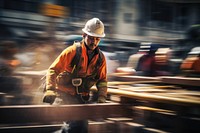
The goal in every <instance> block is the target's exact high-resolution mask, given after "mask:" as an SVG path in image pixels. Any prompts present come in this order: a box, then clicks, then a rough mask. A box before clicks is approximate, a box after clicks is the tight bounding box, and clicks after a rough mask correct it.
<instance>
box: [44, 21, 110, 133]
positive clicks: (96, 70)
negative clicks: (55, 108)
mask: <svg viewBox="0 0 200 133" xmlns="http://www.w3.org/2000/svg"><path fill="white" fill-rule="evenodd" d="M82 31H83V34H82V37H83V39H82V41H81V42H75V43H74V44H73V45H71V46H69V47H67V48H66V49H65V50H64V51H63V52H62V53H61V54H60V55H59V56H58V57H57V59H56V60H55V61H54V62H53V63H52V65H51V66H50V67H49V69H48V71H47V75H46V92H45V94H44V98H43V102H46V103H51V104H59V105H61V104H84V103H88V99H89V97H90V95H89V94H90V93H89V92H90V88H91V87H92V86H93V85H96V88H97V90H98V98H97V102H98V103H105V102H106V96H107V75H106V73H107V68H106V60H105V56H104V55H103V53H102V52H101V51H100V49H99V47H98V44H99V42H100V40H101V38H102V37H105V33H104V24H103V23H102V21H101V20H99V19H98V18H92V19H90V20H88V21H87V23H86V24H85V27H84V28H83V29H82ZM78 48H80V51H78V50H77V49H78ZM78 53H79V54H80V55H79V56H80V57H78V59H75V58H76V56H77V54H78ZM74 60H75V61H74ZM73 62H75V63H73ZM72 113H73V112H72ZM87 125H88V123H87V121H86V120H81V121H73V122H72V121H70V122H67V124H65V126H64V127H63V128H62V133H63V132H67V133H87Z"/></svg>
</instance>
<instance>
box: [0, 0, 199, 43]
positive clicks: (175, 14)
mask: <svg viewBox="0 0 200 133" xmlns="http://www.w3.org/2000/svg"><path fill="white" fill-rule="evenodd" d="M199 16H200V1H199V0H101V1H92V0H84V1H82V0H41V1H35V0H1V1H0V28H1V29H2V30H1V33H0V35H1V37H0V39H4V38H14V39H19V40H21V39H24V40H26V39H29V38H30V37H31V38H33V37H38V36H42V37H55V36H54V35H55V34H58V35H68V34H71V33H73V34H79V33H81V30H80V28H82V27H83V26H84V23H85V22H86V21H87V20H88V19H90V18H92V17H99V18H100V19H101V20H102V21H103V22H104V23H105V26H106V33H107V37H108V38H111V39H123V40H131V41H157V42H162V41H165V40H166V38H168V39H171V38H183V37H184V34H185V30H187V29H188V28H189V26H190V25H192V24H196V23H199V22H200V17H199Z"/></svg>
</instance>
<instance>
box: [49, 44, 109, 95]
mask: <svg viewBox="0 0 200 133" xmlns="http://www.w3.org/2000/svg"><path fill="white" fill-rule="evenodd" d="M80 43H81V48H82V53H81V57H80V62H79V65H80V66H79V70H78V77H83V78H84V77H87V76H91V75H92V74H93V73H94V71H95V65H96V64H97V59H98V58H100V57H99V54H95V55H94V57H93V58H92V59H91V61H90V62H88V55H87V49H86V46H85V44H84V42H83V41H82V42H80ZM98 51H99V49H98V48H97V52H98ZM75 54H76V44H75V43H74V44H73V45H71V46H69V47H68V48H66V49H65V50H63V52H62V53H61V54H60V55H59V56H58V57H57V58H56V60H55V61H54V62H53V63H52V64H51V66H50V67H49V69H48V71H47V75H46V85H47V88H56V89H59V90H62V91H65V92H70V91H68V90H65V89H69V90H74V88H73V87H72V88H64V89H63V88H59V87H56V86H57V85H56V77H57V76H58V75H59V73H61V72H64V71H67V72H69V73H70V72H72V70H73V66H71V61H72V60H73V58H74V56H75ZM97 74H98V75H99V79H98V81H97V83H96V87H97V89H98V93H99V95H101V96H106V95H107V68H106V59H105V56H104V55H103V57H102V63H101V66H100V67H99V68H98V70H97Z"/></svg>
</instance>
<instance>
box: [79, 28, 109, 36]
mask: <svg viewBox="0 0 200 133" xmlns="http://www.w3.org/2000/svg"><path fill="white" fill-rule="evenodd" d="M82 31H83V32H84V33H86V34H87V35H90V36H93V37H105V36H106V34H105V33H103V34H102V35H99V34H95V33H92V32H88V31H87V30H85V28H83V29H82Z"/></svg>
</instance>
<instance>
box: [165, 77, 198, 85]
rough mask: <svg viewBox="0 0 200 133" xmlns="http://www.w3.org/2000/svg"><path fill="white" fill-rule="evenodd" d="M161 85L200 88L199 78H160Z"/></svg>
mask: <svg viewBox="0 0 200 133" xmlns="http://www.w3.org/2000/svg"><path fill="white" fill-rule="evenodd" d="M161 81H162V83H167V84H176V85H187V86H200V78H191V77H177V76H176V77H162V78H161Z"/></svg>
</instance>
